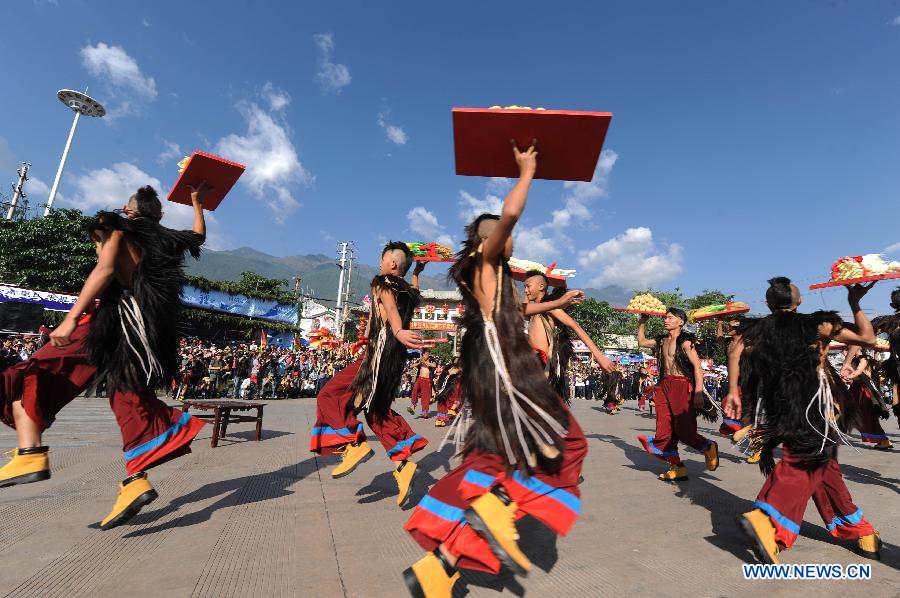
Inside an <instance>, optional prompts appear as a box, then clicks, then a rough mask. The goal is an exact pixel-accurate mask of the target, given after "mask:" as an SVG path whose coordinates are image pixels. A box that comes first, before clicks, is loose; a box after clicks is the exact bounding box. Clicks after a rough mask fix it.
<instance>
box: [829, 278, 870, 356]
mask: <svg viewBox="0 0 900 598" xmlns="http://www.w3.org/2000/svg"><path fill="white" fill-rule="evenodd" d="M874 285H875V283H874V282H872V283H869V284H868V285H863V284H854V285H850V286H849V287H847V303H849V304H850V311H851V312H853V322H854V324H856V328H857V331H856V332H854V331H853V330H849V329H847V328H841V329H840V330H839V331H838V332H837V334H835V335H833V336H832V337H831V338H833V339H834V340H836V341H838V342H841V343H844V344H847V345H873V344H874V343H875V329H874V328H872V323H871V322H870V321H869V318H868V317H866V314H865V312H864V311H863V310H862V308H861V307H860V306H859V301H860V299H862V298H863V297H864V296H865V294H866V293H868V292H869V289H871V288H872V287H873V286H874Z"/></svg>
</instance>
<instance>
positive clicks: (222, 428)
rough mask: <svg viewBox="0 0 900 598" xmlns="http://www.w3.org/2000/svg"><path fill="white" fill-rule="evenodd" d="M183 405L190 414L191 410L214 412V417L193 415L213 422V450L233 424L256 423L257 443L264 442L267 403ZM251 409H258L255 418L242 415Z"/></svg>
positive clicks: (220, 402) (199, 402)
mask: <svg viewBox="0 0 900 598" xmlns="http://www.w3.org/2000/svg"><path fill="white" fill-rule="evenodd" d="M182 405H183V409H184V412H185V413H187V412H189V411H190V410H191V408H196V409H199V410H201V411H212V412H213V413H212V415H210V414H207V413H194V414H192V415H193V416H194V417H199V418H200V419H205V420H212V422H213V433H212V441H211V442H210V446H212V447H213V448H216V446H218V444H219V438H222V437H223V436H225V433H226V432H227V431H228V424H229V423H231V422H234V423H241V422H256V441H257V442H259V441H260V440H262V421H263V407H265V406H266V405H265V403H254V402H251V401H221V400H214V401H184V403H183V404H182ZM251 409H256V416H255V417H254V416H252V415H243V414H242V412H244V411H250V410H251ZM232 412H237V413H232Z"/></svg>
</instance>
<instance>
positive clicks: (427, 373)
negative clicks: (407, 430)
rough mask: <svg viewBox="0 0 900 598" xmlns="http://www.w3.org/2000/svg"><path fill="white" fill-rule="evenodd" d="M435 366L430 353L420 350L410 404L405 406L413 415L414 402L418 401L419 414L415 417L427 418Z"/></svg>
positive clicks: (414, 410) (414, 409)
mask: <svg viewBox="0 0 900 598" xmlns="http://www.w3.org/2000/svg"><path fill="white" fill-rule="evenodd" d="M436 367H437V362H436V361H435V360H434V358H433V357H432V356H431V354H430V353H429V352H428V351H427V350H425V351H422V356H421V357H420V358H419V362H418V363H417V364H416V370H417V375H416V381H415V383H414V384H413V389H412V394H411V395H410V397H409V400H410V405H409V407H407V408H406V410H407V411H409V412H410V414H412V415H415V413H416V404H417V403H418V405H419V415H418V416H417V417H421V418H422V419H428V414H429V413H430V411H429V409H430V407H431V392H432V390H433V389H432V380H433V378H434V375H433V372H434V369H435V368H436Z"/></svg>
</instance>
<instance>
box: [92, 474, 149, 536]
mask: <svg viewBox="0 0 900 598" xmlns="http://www.w3.org/2000/svg"><path fill="white" fill-rule="evenodd" d="M158 496H159V495H158V494H157V493H156V490H154V489H153V486H152V485H151V484H150V482H149V480H147V474H146V473H143V472H142V473H141V475H140V477H135V478H132V479H131V481H130V482H128V483H125V482H122V483H121V484H119V496H118V498H116V504H115V505H113V510H112V511H111V512H110V514H109V515H107V516H106V518H105V519H104V520H103V521H101V522H100V529H102V530H107V529H112V528H114V527H116V526H117V525H122V524H123V523H125V522H126V521H128V520H129V519H131V518H132V517H134V516H135V515H137V514H138V513H139V512H140V510H141V509H142V508H144V506H146V505H148V504H150V503H151V502H153V501H154V500H156V499H157V497H158Z"/></svg>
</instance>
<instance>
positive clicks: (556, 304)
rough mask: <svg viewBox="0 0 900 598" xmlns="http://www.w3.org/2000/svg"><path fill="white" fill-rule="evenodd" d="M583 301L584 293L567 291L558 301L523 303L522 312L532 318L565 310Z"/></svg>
mask: <svg viewBox="0 0 900 598" xmlns="http://www.w3.org/2000/svg"><path fill="white" fill-rule="evenodd" d="M583 300H584V291H568V292H567V293H566V294H565V295H563V296H562V297H560V298H559V299H554V300H553V301H544V302H541V303H523V304H522V312H523V313H524V314H525V315H526V316H534V315H537V314H542V313H546V312H548V311H553V310H556V309H560V310H561V309H566V308H568V307H569V306H570V305H573V304H576V303H581V302H582V301H583Z"/></svg>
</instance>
